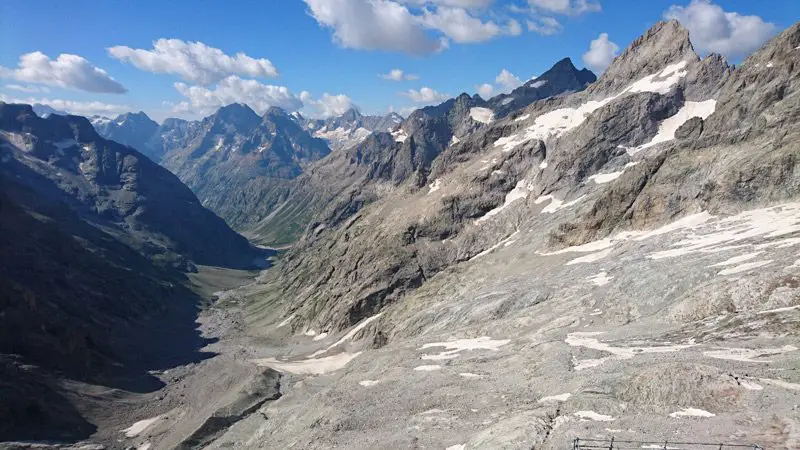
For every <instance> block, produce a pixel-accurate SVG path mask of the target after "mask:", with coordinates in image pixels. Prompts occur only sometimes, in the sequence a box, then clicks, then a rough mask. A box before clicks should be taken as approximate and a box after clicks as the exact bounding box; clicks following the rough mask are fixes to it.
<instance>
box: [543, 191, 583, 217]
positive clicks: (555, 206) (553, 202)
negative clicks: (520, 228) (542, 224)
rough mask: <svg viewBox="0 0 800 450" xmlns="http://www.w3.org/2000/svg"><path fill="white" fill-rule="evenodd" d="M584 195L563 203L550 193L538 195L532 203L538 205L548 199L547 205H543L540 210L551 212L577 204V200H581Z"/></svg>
mask: <svg viewBox="0 0 800 450" xmlns="http://www.w3.org/2000/svg"><path fill="white" fill-rule="evenodd" d="M584 197H586V196H585V195H581V196H580V197H578V198H576V199H575V200H572V201H571V202H567V203H564V201H563V200H559V199H557V198H555V197H554V196H553V195H552V194H547V195H542V196H540V197H539V198H537V199H536V200H534V201H533V203H535V204H537V205H538V204H541V203H544V202H546V201H547V200H550V203H549V204H548V205H547V206H545V207H544V209H542V212H543V213H546V214H552V213H554V212H556V211H558V210H560V209H564V208H569V207H570V206H573V205H575V204H577V203H578V202H580V201H581V200H583V198H584Z"/></svg>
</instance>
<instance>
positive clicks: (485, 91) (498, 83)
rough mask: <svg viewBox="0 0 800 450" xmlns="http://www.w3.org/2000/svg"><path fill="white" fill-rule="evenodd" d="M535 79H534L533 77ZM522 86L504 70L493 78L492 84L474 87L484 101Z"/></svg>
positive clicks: (513, 76) (516, 78)
mask: <svg viewBox="0 0 800 450" xmlns="http://www.w3.org/2000/svg"><path fill="white" fill-rule="evenodd" d="M534 78H535V77H534ZM519 86H522V80H520V79H519V77H517V76H516V75H514V74H513V73H511V72H509V71H508V70H506V69H503V70H501V71H500V73H499V74H498V75H497V76H496V77H495V79H494V84H492V83H483V84H479V85H477V86H475V90H476V91H477V92H478V95H480V96H481V97H482V98H484V99H488V98H491V97H493V96H495V95H497V94H507V93H509V92H511V91H513V90H514V89H516V88H518V87H519Z"/></svg>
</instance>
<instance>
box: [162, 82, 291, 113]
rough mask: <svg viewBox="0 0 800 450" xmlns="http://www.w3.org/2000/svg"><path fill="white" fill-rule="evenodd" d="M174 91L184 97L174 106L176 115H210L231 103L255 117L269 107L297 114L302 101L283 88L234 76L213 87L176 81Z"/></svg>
mask: <svg viewBox="0 0 800 450" xmlns="http://www.w3.org/2000/svg"><path fill="white" fill-rule="evenodd" d="M175 89H177V90H178V92H179V93H180V94H181V95H182V96H184V97H186V101H185V102H181V103H179V104H178V106H177V107H176V112H193V113H195V114H201V115H203V114H210V113H212V112H214V111H215V110H217V109H218V108H220V107H222V106H225V105H230V104H231V103H245V104H247V105H248V106H250V107H251V108H253V110H255V111H256V112H258V113H259V114H263V113H265V112H266V111H267V109H269V107H270V106H278V107H281V108H283V109H285V110H287V111H297V110H298V109H300V108H302V107H303V101H302V100H300V99H299V98H297V97H296V96H295V95H293V94H292V93H291V92H289V89H288V88H286V87H285V86H274V85H270V84H262V83H259V82H258V81H256V80H245V79H242V78H239V77H238V76H236V75H231V76H229V77H227V78H224V79H223V80H221V81H220V82H219V83H217V85H216V86H214V87H213V88H207V87H203V86H187V85H186V84H185V83H180V82H179V83H175Z"/></svg>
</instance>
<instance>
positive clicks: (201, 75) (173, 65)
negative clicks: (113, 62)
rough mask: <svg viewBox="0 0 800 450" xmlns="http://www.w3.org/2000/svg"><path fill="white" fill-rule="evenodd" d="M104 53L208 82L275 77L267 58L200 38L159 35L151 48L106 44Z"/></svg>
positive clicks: (156, 70)
mask: <svg viewBox="0 0 800 450" xmlns="http://www.w3.org/2000/svg"><path fill="white" fill-rule="evenodd" d="M108 54H109V55H111V56H112V57H114V58H116V59H118V60H120V61H122V62H127V63H130V64H133V65H134V66H135V67H137V68H138V69H141V70H145V71H147V72H153V73H169V74H174V75H178V76H180V77H181V78H183V79H184V80H186V81H190V82H192V83H198V84H201V85H209V84H212V83H216V82H217V81H220V80H222V79H224V78H226V77H228V76H230V75H241V76H249V77H254V78H256V77H264V78H269V77H277V76H278V71H277V69H275V66H273V65H272V63H271V62H270V61H269V60H268V59H264V58H259V59H256V58H252V57H250V56H248V55H246V54H244V53H237V54H236V55H235V56H231V55H228V54H226V53H224V52H223V51H222V50H220V49H218V48H214V47H209V46H208V45H206V44H204V43H202V42H185V41H182V40H180V39H159V40H157V41H155V42H154V43H153V48H152V50H145V49H134V48H130V47H126V46H124V45H118V46H115V47H110V48H108Z"/></svg>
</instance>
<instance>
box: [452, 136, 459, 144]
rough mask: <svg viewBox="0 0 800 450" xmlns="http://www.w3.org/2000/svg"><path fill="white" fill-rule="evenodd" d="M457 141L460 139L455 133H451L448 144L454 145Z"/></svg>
mask: <svg viewBox="0 0 800 450" xmlns="http://www.w3.org/2000/svg"><path fill="white" fill-rule="evenodd" d="M459 142H461V139H459V138H458V137H456V136H455V135H453V137H451V138H450V145H455V144H458V143H459Z"/></svg>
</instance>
